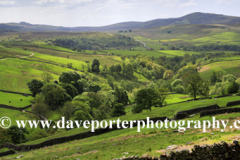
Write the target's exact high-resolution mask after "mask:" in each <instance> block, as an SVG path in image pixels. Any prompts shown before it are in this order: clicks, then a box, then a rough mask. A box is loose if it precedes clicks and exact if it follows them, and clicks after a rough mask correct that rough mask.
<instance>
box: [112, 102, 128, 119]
mask: <svg viewBox="0 0 240 160" xmlns="http://www.w3.org/2000/svg"><path fill="white" fill-rule="evenodd" d="M111 115H112V117H119V116H121V115H126V112H125V108H124V105H123V104H122V103H117V104H115V105H114V107H113V110H112V114H111Z"/></svg>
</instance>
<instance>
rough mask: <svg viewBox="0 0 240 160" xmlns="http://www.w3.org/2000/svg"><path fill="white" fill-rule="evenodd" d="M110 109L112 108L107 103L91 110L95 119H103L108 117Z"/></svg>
mask: <svg viewBox="0 0 240 160" xmlns="http://www.w3.org/2000/svg"><path fill="white" fill-rule="evenodd" d="M111 111H112V110H111V109H110V108H109V107H108V106H107V105H105V104H102V105H101V106H99V107H98V109H94V110H93V115H94V118H95V119H97V120H103V119H106V118H108V117H109V115H110V113H111Z"/></svg>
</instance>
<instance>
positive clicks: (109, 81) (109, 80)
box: [107, 75, 114, 89]
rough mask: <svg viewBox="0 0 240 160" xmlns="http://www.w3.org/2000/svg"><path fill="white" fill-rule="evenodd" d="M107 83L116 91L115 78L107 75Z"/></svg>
mask: <svg viewBox="0 0 240 160" xmlns="http://www.w3.org/2000/svg"><path fill="white" fill-rule="evenodd" d="M107 82H108V84H109V86H110V87H112V89H114V78H113V77H112V76H110V75H107Z"/></svg>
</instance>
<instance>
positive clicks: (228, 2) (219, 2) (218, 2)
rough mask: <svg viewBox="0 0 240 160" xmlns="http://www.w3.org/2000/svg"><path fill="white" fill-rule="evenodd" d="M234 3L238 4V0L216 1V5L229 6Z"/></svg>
mask: <svg viewBox="0 0 240 160" xmlns="http://www.w3.org/2000/svg"><path fill="white" fill-rule="evenodd" d="M235 2H240V0H216V3H217V4H221V3H225V4H226V3H227V4H230V3H235Z"/></svg>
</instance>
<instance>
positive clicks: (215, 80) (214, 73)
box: [210, 71, 218, 84]
mask: <svg viewBox="0 0 240 160" xmlns="http://www.w3.org/2000/svg"><path fill="white" fill-rule="evenodd" d="M210 79H211V83H212V84H215V83H216V82H217V79H218V77H217V74H216V72H215V71H213V74H212V76H211V78H210Z"/></svg>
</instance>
